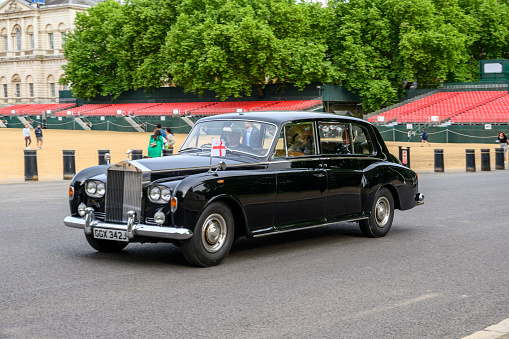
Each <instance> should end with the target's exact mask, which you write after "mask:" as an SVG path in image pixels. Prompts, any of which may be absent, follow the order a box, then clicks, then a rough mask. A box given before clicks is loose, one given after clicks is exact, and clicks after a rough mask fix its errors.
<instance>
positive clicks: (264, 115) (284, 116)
mask: <svg viewBox="0 0 509 339" xmlns="http://www.w3.org/2000/svg"><path fill="white" fill-rule="evenodd" d="M230 119H231V120H254V121H266V122H269V123H274V124H277V125H279V124H281V123H284V122H286V121H293V120H305V119H313V120H316V119H341V120H342V121H351V122H354V121H355V122H362V123H366V121H365V120H362V119H358V118H352V117H345V116H342V115H337V114H333V113H324V112H305V111H263V112H241V113H226V114H220V115H215V116H211V117H206V118H202V119H200V120H199V121H198V122H204V121H210V120H230Z"/></svg>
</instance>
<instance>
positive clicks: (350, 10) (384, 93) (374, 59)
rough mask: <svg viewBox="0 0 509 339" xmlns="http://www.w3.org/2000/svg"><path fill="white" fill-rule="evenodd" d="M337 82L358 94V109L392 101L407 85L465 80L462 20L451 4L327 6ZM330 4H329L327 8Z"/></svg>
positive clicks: (361, 0)
mask: <svg viewBox="0 0 509 339" xmlns="http://www.w3.org/2000/svg"><path fill="white" fill-rule="evenodd" d="M331 2H332V7H333V9H334V13H335V18H334V23H335V25H336V26H337V27H338V30H337V32H336V33H335V34H334V35H333V36H332V38H331V47H330V49H331V50H333V51H334V55H333V60H334V65H335V66H336V67H337V68H338V69H339V75H340V76H339V78H338V79H337V80H338V81H341V82H342V83H343V84H344V85H346V86H347V87H348V88H349V89H353V90H358V91H359V94H360V96H361V98H362V101H363V106H364V109H366V110H368V111H369V110H375V109H377V108H380V107H381V106H382V105H389V104H392V103H395V102H397V100H398V97H399V96H400V95H401V94H402V93H403V92H404V86H405V84H407V83H412V82H414V81H417V82H418V83H421V84H422V83H424V84H439V83H441V82H443V81H446V80H449V79H450V78H455V80H460V79H458V78H464V79H466V78H467V71H465V69H464V65H465V64H466V63H467V62H468V60H469V55H468V53H467V47H468V44H469V42H470V39H469V37H468V35H466V34H465V33H463V29H462V27H464V24H465V21H467V20H466V17H465V15H464V14H463V12H462V11H461V9H460V8H459V6H458V5H457V3H455V2H454V1H447V0H444V1H435V2H433V1H431V0H423V1H417V2H416V1H411V0H369V1H368V0H356V1H342V0H338V1H334V0H333V1H331ZM331 2H330V3H329V4H331Z"/></svg>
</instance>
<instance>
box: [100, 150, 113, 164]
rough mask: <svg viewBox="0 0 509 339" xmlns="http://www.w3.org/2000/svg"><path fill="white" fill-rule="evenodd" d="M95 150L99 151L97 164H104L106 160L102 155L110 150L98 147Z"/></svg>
mask: <svg viewBox="0 0 509 339" xmlns="http://www.w3.org/2000/svg"><path fill="white" fill-rule="evenodd" d="M97 152H98V153H99V165H106V164H107V163H108V162H107V161H106V159H104V155H105V154H106V153H110V150H109V149H100V150H97Z"/></svg>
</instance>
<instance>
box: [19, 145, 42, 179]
mask: <svg viewBox="0 0 509 339" xmlns="http://www.w3.org/2000/svg"><path fill="white" fill-rule="evenodd" d="M23 151H24V153H25V181H38V180H39V175H38V174H37V150H35V149H25V150H23Z"/></svg>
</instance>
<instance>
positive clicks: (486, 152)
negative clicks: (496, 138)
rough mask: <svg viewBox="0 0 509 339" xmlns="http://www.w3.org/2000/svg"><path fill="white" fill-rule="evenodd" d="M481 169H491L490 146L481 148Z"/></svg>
mask: <svg viewBox="0 0 509 339" xmlns="http://www.w3.org/2000/svg"><path fill="white" fill-rule="evenodd" d="M481 171H491V162H490V149H489V148H481Z"/></svg>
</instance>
